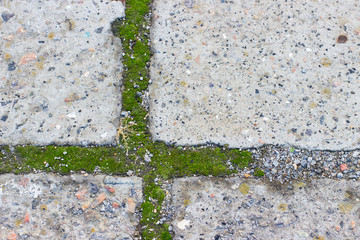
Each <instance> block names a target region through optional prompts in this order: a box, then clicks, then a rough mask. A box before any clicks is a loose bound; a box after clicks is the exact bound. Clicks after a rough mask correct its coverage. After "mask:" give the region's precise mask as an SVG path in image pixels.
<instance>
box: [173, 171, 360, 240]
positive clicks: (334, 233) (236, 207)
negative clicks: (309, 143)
mask: <svg viewBox="0 0 360 240" xmlns="http://www.w3.org/2000/svg"><path fill="white" fill-rule="evenodd" d="M359 194H360V185H359V183H358V182H355V181H347V180H330V179H322V180H313V181H311V182H307V183H306V182H296V183H293V184H283V185H281V184H275V183H270V184H267V183H264V182H263V181H258V180H246V179H240V178H235V177H234V178H227V179H221V178H204V177H200V178H183V179H177V180H175V181H174V184H173V194H172V196H173V207H174V212H175V217H174V221H173V224H172V227H173V229H174V231H175V238H174V239H189V240H192V239H258V240H266V239H296V240H299V239H304V240H305V239H359V238H360V230H359V224H360V221H359V211H360V208H359V196H360V195H359Z"/></svg>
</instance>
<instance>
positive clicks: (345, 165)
mask: <svg viewBox="0 0 360 240" xmlns="http://www.w3.org/2000/svg"><path fill="white" fill-rule="evenodd" d="M346 169H347V164H345V163H344V164H341V165H340V170H341V171H345V170H346Z"/></svg>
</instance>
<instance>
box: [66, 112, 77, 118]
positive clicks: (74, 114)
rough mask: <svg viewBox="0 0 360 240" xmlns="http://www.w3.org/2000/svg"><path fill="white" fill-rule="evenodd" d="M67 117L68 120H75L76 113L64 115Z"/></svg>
mask: <svg viewBox="0 0 360 240" xmlns="http://www.w3.org/2000/svg"><path fill="white" fill-rule="evenodd" d="M66 116H67V117H69V118H76V113H75V112H72V113H69V114H68V115H66Z"/></svg>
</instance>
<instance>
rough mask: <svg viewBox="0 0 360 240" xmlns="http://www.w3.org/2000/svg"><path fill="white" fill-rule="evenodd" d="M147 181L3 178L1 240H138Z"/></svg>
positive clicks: (0, 183)
mask: <svg viewBox="0 0 360 240" xmlns="http://www.w3.org/2000/svg"><path fill="white" fill-rule="evenodd" d="M141 202H142V180H141V179H140V178H137V177H115V176H114V177H111V176H104V175H96V176H84V175H71V176H57V175H55V174H43V173H41V174H27V175H17V176H15V175H12V174H6V175H1V176H0V239H99V240H100V239H101V240H102V239H122V240H125V239H127V240H130V239H136V238H135V237H134V236H135V235H136V234H135V233H136V227H137V225H138V222H139V214H138V212H137V211H138V208H139V205H140V204H141Z"/></svg>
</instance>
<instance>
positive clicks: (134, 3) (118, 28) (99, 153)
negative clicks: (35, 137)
mask: <svg viewBox="0 0 360 240" xmlns="http://www.w3.org/2000/svg"><path fill="white" fill-rule="evenodd" d="M151 2H152V1H151V0H127V1H126V18H123V19H118V20H117V21H115V22H114V23H113V25H112V30H113V33H114V35H116V36H117V37H119V38H120V39H121V41H122V46H123V50H124V51H123V52H124V56H123V64H124V72H123V83H122V105H123V109H122V110H123V112H125V113H126V114H124V115H123V116H122V118H121V120H120V126H119V128H118V138H119V142H118V146H88V147H80V146H44V147H41V146H14V147H13V146H0V174H3V173H15V174H24V173H30V172H55V173H59V174H72V173H75V172H81V171H86V172H88V173H103V174H114V175H115V174H116V175H122V176H125V175H136V176H139V177H143V180H144V186H143V192H144V202H143V203H142V205H141V212H142V218H141V220H140V224H139V228H138V230H139V232H140V234H141V237H142V239H154V238H155V239H172V235H171V233H170V231H169V225H168V224H167V223H166V222H167V221H170V220H171V219H170V218H169V216H166V215H165V214H166V212H165V211H163V209H162V207H163V202H164V199H165V196H166V193H165V190H164V189H163V187H162V185H163V183H164V181H166V180H168V179H171V178H176V177H183V176H194V175H205V176H209V175H212V176H228V175H230V174H232V173H236V172H237V170H238V169H243V168H244V167H246V166H248V164H249V163H250V162H251V161H252V158H251V154H250V153H249V152H247V151H240V150H238V149H227V148H226V147H221V148H220V147H217V146H211V145H209V146H196V147H174V146H168V145H166V144H165V143H162V142H152V140H151V138H150V133H149V131H148V128H147V124H148V119H147V116H148V112H147V109H146V106H143V103H142V102H143V97H144V96H145V95H146V90H147V86H148V84H149V80H150V78H149V69H148V67H149V62H150V56H151V52H150V42H149V41H150V40H149V37H150V23H151V12H150V9H151ZM260 175H261V172H260ZM164 219H165V220H164ZM134 237H136V236H134Z"/></svg>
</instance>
